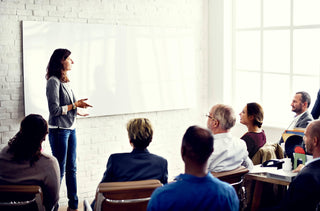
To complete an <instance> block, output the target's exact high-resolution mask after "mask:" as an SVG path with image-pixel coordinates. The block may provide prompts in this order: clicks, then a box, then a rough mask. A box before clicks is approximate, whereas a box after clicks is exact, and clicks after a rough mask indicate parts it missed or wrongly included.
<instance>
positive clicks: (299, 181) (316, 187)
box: [281, 160, 320, 210]
mask: <svg viewBox="0 0 320 211" xmlns="http://www.w3.org/2000/svg"><path fill="white" fill-rule="evenodd" d="M319 203H320V160H317V161H314V162H312V163H310V164H308V165H306V166H305V167H304V168H303V169H302V170H301V171H300V173H299V174H298V175H297V176H296V178H295V179H294V180H293V181H292V182H291V184H290V186H289V189H288V192H287V194H286V198H285V200H284V203H283V204H282V209H281V210H315V209H316V207H317V205H318V204H319Z"/></svg>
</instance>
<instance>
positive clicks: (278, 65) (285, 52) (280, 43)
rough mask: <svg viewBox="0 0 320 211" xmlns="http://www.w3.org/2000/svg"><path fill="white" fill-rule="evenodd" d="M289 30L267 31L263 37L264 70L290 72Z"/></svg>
mask: <svg viewBox="0 0 320 211" xmlns="http://www.w3.org/2000/svg"><path fill="white" fill-rule="evenodd" d="M289 38H290V32H289V30H276V31H265V32H264V37H263V39H264V40H263V41H264V42H263V47H264V48H263V56H264V57H263V66H264V67H263V70H264V71H265V72H275V73H276V72H278V73H289V72H290V39H289Z"/></svg>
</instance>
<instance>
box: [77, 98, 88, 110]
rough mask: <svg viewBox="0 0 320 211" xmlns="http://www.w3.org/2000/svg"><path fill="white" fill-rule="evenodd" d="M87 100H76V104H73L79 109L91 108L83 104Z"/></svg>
mask: <svg viewBox="0 0 320 211" xmlns="http://www.w3.org/2000/svg"><path fill="white" fill-rule="evenodd" d="M87 100H88V98H85V99H81V100H78V101H77V102H75V103H74V104H75V105H76V106H77V107H79V108H87V107H92V105H89V104H88V103H86V102H84V101H87Z"/></svg>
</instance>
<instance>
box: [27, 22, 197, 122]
mask: <svg viewBox="0 0 320 211" xmlns="http://www.w3.org/2000/svg"><path fill="white" fill-rule="evenodd" d="M22 27H23V71H24V103H25V115H28V114H30V113H38V114H42V115H43V116H48V105H47V99H46V79H45V74H46V67H47V65H48V62H49V59H50V56H51V55H52V53H53V51H54V50H55V49H57V48H67V49H69V50H70V51H71V58H72V60H73V61H74V64H73V66H72V70H71V71H69V72H68V76H69V78H70V81H71V86H72V89H73V91H74V93H75V96H76V98H77V99H81V98H89V100H88V103H89V104H91V105H93V108H90V109H89V110H88V113H89V115H90V116H104V115H115V114H125V113H139V112H150V111H163V110H174V109H184V108H191V107H193V106H194V105H195V91H196V90H195V46H194V36H193V32H192V30H191V29H186V28H168V27H165V28H163V27H161V28H160V27H142V26H125V25H105V24H86V23H52V22H35V21H23V24H22Z"/></svg>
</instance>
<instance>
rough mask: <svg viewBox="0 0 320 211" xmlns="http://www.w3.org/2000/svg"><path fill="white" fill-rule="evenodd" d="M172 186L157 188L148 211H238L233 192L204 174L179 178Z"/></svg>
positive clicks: (236, 199) (237, 200) (228, 186)
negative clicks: (203, 175)
mask: <svg viewBox="0 0 320 211" xmlns="http://www.w3.org/2000/svg"><path fill="white" fill-rule="evenodd" d="M176 179H177V180H176V182H173V183H170V184H166V185H164V186H162V187H159V188H157V189H156V190H155V191H154V192H153V194H152V196H151V199H150V201H149V204H148V209H147V210H148V211H155V210H156V211H158V210H195V211H198V210H201V211H202V210H215V211H218V210H221V211H228V210H232V211H238V210H239V199H238V196H237V194H236V192H235V190H234V188H233V187H232V186H231V185H229V184H228V183H226V182H222V181H220V180H219V179H217V178H215V177H213V176H212V175H211V173H208V174H207V176H205V177H196V176H192V175H188V174H180V175H179V176H178V177H177V178H176Z"/></svg>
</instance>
